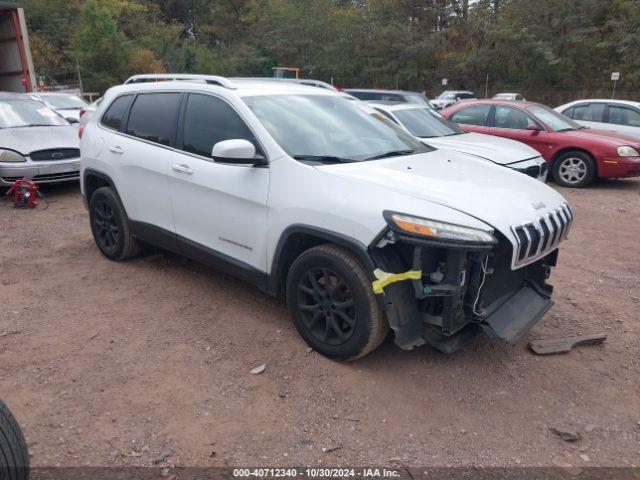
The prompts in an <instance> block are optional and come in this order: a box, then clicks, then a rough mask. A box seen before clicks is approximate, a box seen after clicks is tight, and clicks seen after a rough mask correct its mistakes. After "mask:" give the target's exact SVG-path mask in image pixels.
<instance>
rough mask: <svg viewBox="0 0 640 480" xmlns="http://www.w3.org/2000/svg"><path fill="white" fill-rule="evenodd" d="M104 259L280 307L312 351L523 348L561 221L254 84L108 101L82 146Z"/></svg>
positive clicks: (153, 87) (480, 168)
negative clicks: (200, 272) (168, 266)
mask: <svg viewBox="0 0 640 480" xmlns="http://www.w3.org/2000/svg"><path fill="white" fill-rule="evenodd" d="M81 151H82V162H81V175H82V192H83V195H84V198H85V201H86V204H87V206H88V208H89V212H90V223H91V229H92V232H93V235H94V238H95V241H96V243H97V245H98V248H99V249H100V250H101V252H102V253H103V254H104V255H105V256H106V257H108V258H110V259H113V260H124V259H127V258H130V257H132V256H134V255H136V254H137V253H138V252H139V251H140V245H141V243H143V242H144V243H149V244H154V245H156V246H160V247H162V248H165V249H167V250H171V251H174V252H177V253H180V254H183V255H186V256H188V257H191V258H194V259H197V260H200V261H202V262H205V263H208V264H211V265H214V266H217V267H220V268H223V269H224V270H225V271H226V272H229V273H232V274H235V275H237V276H238V277H240V278H242V279H244V280H247V281H249V282H251V283H253V284H255V285H256V286H257V287H258V288H260V289H261V290H263V291H265V292H267V293H269V294H272V295H278V294H282V295H283V296H285V297H286V299H287V302H288V304H289V306H290V309H291V312H292V315H293V322H294V324H295V326H296V328H297V329H298V331H299V332H300V334H301V336H302V337H303V338H304V339H305V340H306V341H307V342H308V343H309V344H310V345H311V346H312V347H313V348H315V349H316V350H317V351H319V352H321V353H322V354H324V355H326V356H329V357H332V358H339V359H354V358H357V357H360V356H362V355H365V354H367V353H369V352H371V351H372V350H373V349H375V348H376V347H377V346H378V345H379V344H380V343H381V342H382V340H383V339H384V338H385V336H386V335H387V332H388V329H389V327H391V329H392V330H393V331H394V338H395V342H396V344H397V345H399V346H400V347H402V348H405V349H410V348H413V347H415V346H418V345H421V344H424V343H427V344H430V345H432V346H433V347H435V348H437V349H439V350H441V351H443V352H451V351H454V350H456V349H458V348H460V347H461V346H462V345H463V344H464V343H465V342H466V341H467V340H468V339H470V338H472V337H473V336H475V335H476V334H477V333H478V332H479V331H481V330H485V331H486V332H488V333H489V334H491V335H493V336H495V337H499V338H502V339H504V340H507V341H509V342H515V341H517V340H518V339H519V338H520V337H522V335H524V334H525V333H526V332H527V331H528V330H529V329H530V328H531V327H532V326H533V324H534V323H535V322H536V321H537V320H538V319H540V317H541V316H542V315H544V313H545V312H546V311H547V310H548V309H549V307H550V306H551V305H552V301H551V299H550V297H551V290H552V287H551V286H550V285H547V284H546V279H547V278H548V276H549V273H550V270H551V267H552V266H554V265H555V263H556V257H557V249H558V245H559V244H560V242H561V241H562V240H563V239H564V238H565V237H566V235H567V232H568V230H569V227H570V224H571V221H572V218H573V215H572V213H571V210H570V209H569V207H568V206H567V204H566V202H565V200H564V199H563V198H562V196H560V195H559V194H558V193H556V192H555V191H554V190H552V189H551V188H549V187H547V186H546V185H544V184H542V183H541V182H538V181H537V180H534V179H533V178H530V177H527V176H525V175H521V174H520V173H517V172H514V171H511V170H508V169H505V168H502V167H500V166H497V165H493V164H490V163H488V162H486V161H485V160H483V159H478V158H475V157H472V156H468V155H465V154H461V153H456V152H451V151H440V150H436V149H434V148H430V147H428V146H426V145H423V144H422V143H420V142H419V141H418V140H417V139H415V138H414V137H412V136H411V135H409V134H407V133H406V132H403V131H401V130H400V129H398V128H396V127H393V126H390V124H388V122H381V121H379V120H376V119H375V118H372V117H371V116H369V115H367V114H366V113H365V112H363V111H361V110H360V109H358V108H357V107H356V106H354V105H353V104H352V102H349V101H348V100H345V99H344V98H342V97H341V96H340V95H339V94H338V93H335V92H332V91H329V90H324V89H320V88H313V87H306V86H300V85H294V84H289V83H280V82H269V81H266V82H263V81H259V80H237V81H233V82H232V81H230V80H227V79H224V78H221V77H211V76H206V77H203V78H202V81H199V80H198V79H191V80H190V81H187V82H184V81H181V82H173V81H171V82H158V83H144V84H130V85H123V86H118V87H114V88H112V89H110V90H109V91H108V92H107V93H106V94H105V97H104V101H103V102H102V104H101V105H100V107H99V108H98V110H97V111H96V114H95V115H93V116H92V117H91V119H90V120H89V122H88V124H87V125H86V127H85V129H84V131H83V136H82V140H81Z"/></svg>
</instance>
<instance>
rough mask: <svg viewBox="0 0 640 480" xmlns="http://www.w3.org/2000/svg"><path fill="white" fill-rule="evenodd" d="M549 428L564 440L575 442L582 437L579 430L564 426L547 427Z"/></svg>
mask: <svg viewBox="0 0 640 480" xmlns="http://www.w3.org/2000/svg"><path fill="white" fill-rule="evenodd" d="M549 430H550V431H551V432H553V433H555V434H556V435H557V436H558V437H560V438H561V439H562V440H564V441H565V442H577V441H578V440H580V439H581V438H582V435H580V432H578V431H577V430H573V429H571V428H565V427H549Z"/></svg>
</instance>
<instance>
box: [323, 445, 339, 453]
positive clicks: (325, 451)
mask: <svg viewBox="0 0 640 480" xmlns="http://www.w3.org/2000/svg"><path fill="white" fill-rule="evenodd" d="M341 448H342V445H334V446H333V447H323V449H322V451H323V452H324V453H329V452H335V451H336V450H340V449H341Z"/></svg>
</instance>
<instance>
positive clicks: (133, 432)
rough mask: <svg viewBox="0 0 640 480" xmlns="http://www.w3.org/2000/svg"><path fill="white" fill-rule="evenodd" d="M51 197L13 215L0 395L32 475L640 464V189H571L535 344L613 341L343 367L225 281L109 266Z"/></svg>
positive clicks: (189, 265)
mask: <svg viewBox="0 0 640 480" xmlns="http://www.w3.org/2000/svg"><path fill="white" fill-rule="evenodd" d="M45 192H46V193H47V195H48V197H49V202H50V204H49V207H48V208H47V209H38V210H35V211H26V210H19V209H14V208H12V207H11V206H10V205H9V204H8V203H7V202H2V203H0V221H1V225H2V228H1V230H0V305H2V309H1V311H0V396H1V397H2V398H3V399H4V400H5V401H6V402H7V403H8V404H9V405H10V407H11V408H12V409H13V410H14V413H15V414H16V416H17V417H18V419H19V420H20V421H21V423H22V424H23V428H24V431H25V434H26V437H27V439H28V443H29V445H30V450H31V455H32V464H33V465H35V466H58V465H61V466H80V465H92V466H144V465H151V464H152V462H153V461H154V459H156V458H157V457H158V456H159V455H160V454H162V453H164V454H165V455H163V456H166V458H165V459H164V460H163V461H162V462H160V465H165V466H171V465H176V464H182V465H187V466H229V465H233V466H240V465H241V466H246V465H253V466H256V465H262V466H287V465H288V466H295V465H327V466H337V465H342V466H346V465H394V464H403V465H408V466H461V465H464V466H469V465H473V466H550V465H567V464H571V465H574V466H580V467H582V466H632V465H640V395H639V394H640V382H639V381H638V379H639V378H640V377H639V366H640V342H639V341H638V337H639V331H640V325H639V320H640V313H639V312H640V248H639V247H638V244H639V242H640V225H639V223H638V219H639V217H640V181H638V180H626V181H610V182H600V183H597V184H596V185H594V186H593V187H592V188H589V189H585V190H565V189H562V193H563V194H564V195H565V196H566V197H567V199H568V200H569V202H570V204H571V205H572V206H573V208H574V212H575V215H576V221H575V224H574V228H573V231H572V232H571V235H570V237H571V238H570V239H569V241H567V242H566V243H565V244H564V245H563V248H562V249H561V253H560V259H559V266H558V267H557V268H556V269H555V270H554V273H553V276H552V283H553V284H554V285H555V287H556V291H555V301H556V305H555V306H554V307H553V308H552V310H551V311H550V312H549V313H548V314H547V315H546V317H545V318H544V319H543V321H541V322H540V323H538V325H536V327H535V328H534V329H533V330H532V332H531V333H530V335H529V337H528V338H529V339H535V338H544V337H549V336H556V335H573V334H586V333H606V334H607V335H608V336H609V338H608V340H607V341H606V343H605V344H604V345H601V346H584V347H579V348H577V349H575V350H573V351H572V352H571V353H570V354H567V355H555V356H548V357H538V356H535V355H533V354H532V353H530V352H529V351H528V350H527V348H526V341H524V340H523V341H521V342H520V343H519V344H518V345H516V346H515V347H511V346H508V345H505V344H502V343H496V342H494V341H491V340H489V339H488V338H486V337H479V338H478V339H476V340H475V341H474V343H472V344H471V345H470V346H469V347H467V348H466V349H465V350H463V351H461V352H459V353H457V354H454V355H449V356H446V355H443V354H440V353H437V352H435V351H433V350H430V349H429V348H426V347H423V348H420V349H416V350H414V351H411V352H405V351H401V350H399V349H398V348H396V347H395V346H394V345H393V343H392V342H390V341H387V342H386V343H385V344H384V345H383V346H382V347H381V348H380V349H379V350H377V351H376V352H374V353H373V354H371V355H369V356H368V357H365V358H363V359H361V360H359V361H357V362H354V363H347V364H343V363H336V362H333V361H330V360H327V359H325V358H323V357H321V356H319V355H318V354H316V353H315V352H308V351H307V345H306V344H304V343H303V341H302V340H301V339H300V338H299V337H298V335H297V334H296V332H295V330H294V329H293V327H292V325H291V323H290V319H289V314H288V312H287V310H286V308H285V306H284V305H283V304H282V303H281V302H280V301H278V300H274V299H271V298H268V297H266V296H264V295H262V294H260V293H258V292H257V291H254V290H252V289H251V287H249V286H247V285H245V284H243V283H241V282H240V281H237V280H235V279H233V278H231V277H229V276H226V275H225V274H223V273H220V272H217V271H214V270H211V269H208V268H206V267H203V266H200V265H197V264H196V263H193V262H191V261H189V260H185V259H182V258H179V257H176V256H174V255H171V254H168V253H158V252H152V253H148V254H146V255H145V256H143V257H142V258H139V259H136V260H133V261H129V262H125V263H113V262H110V261H108V260H106V259H105V258H103V257H102V256H101V255H100V253H99V252H98V250H97V248H96V247H95V246H94V243H93V240H92V238H91V235H90V231H89V227H88V216H87V213H86V211H85V209H84V207H83V205H82V201H81V197H80V194H79V191H78V188H77V186H76V185H71V186H62V187H55V188H53V187H50V188H47V189H45ZM261 364H266V370H265V371H264V372H263V373H262V374H259V375H252V374H250V370H251V369H253V368H254V367H256V366H258V365H261ZM552 428H560V429H567V430H575V431H577V432H578V433H579V434H580V435H581V437H582V438H581V440H579V441H577V442H573V443H570V442H565V441H563V440H561V439H560V438H559V437H558V436H557V435H556V434H554V433H553V432H552V431H551V429H552ZM334 447H339V448H336V449H333V450H331V449H332V448H334ZM326 449H330V450H331V451H325V450H326ZM166 454H170V455H168V456H167V455H166Z"/></svg>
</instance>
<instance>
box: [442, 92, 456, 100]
mask: <svg viewBox="0 0 640 480" xmlns="http://www.w3.org/2000/svg"><path fill="white" fill-rule="evenodd" d="M438 98H439V99H440V100H452V99H454V98H456V94H455V93H453V92H442V93H441V94H440V95H438Z"/></svg>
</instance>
